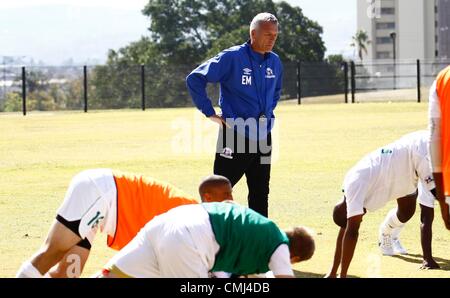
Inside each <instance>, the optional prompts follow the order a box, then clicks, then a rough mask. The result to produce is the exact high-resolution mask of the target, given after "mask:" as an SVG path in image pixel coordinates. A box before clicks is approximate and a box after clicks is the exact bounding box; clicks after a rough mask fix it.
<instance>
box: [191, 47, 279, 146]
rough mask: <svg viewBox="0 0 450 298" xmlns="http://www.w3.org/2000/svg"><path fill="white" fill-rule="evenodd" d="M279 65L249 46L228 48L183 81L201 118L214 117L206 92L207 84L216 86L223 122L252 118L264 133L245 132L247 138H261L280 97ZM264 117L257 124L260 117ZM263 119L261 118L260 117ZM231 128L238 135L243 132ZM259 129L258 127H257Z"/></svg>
mask: <svg viewBox="0 0 450 298" xmlns="http://www.w3.org/2000/svg"><path fill="white" fill-rule="evenodd" d="M282 78H283V66H282V64H281V61H280V58H279V57H278V55H276V54H275V53H273V52H270V53H266V54H265V55H262V54H259V53H257V52H255V51H253V50H252V48H251V46H250V43H249V42H246V43H244V44H242V45H239V46H234V47H231V48H229V49H227V50H224V51H222V52H221V53H220V54H218V55H217V56H216V57H214V58H211V59H209V60H208V61H206V62H204V63H203V64H201V65H200V66H199V67H197V68H196V69H195V70H193V71H192V72H191V73H190V74H189V75H188V76H187V78H186V83H187V87H188V89H189V92H190V94H191V96H192V99H193V101H194V104H195V105H196V107H197V108H198V109H199V110H200V111H201V112H202V113H203V114H205V116H207V117H210V116H212V115H214V114H215V111H214V108H213V106H212V103H211V100H210V99H209V98H208V95H207V93H206V85H207V83H220V98H219V105H220V107H221V110H222V117H223V118H225V119H229V118H231V119H238V118H240V119H243V120H248V119H252V118H253V119H255V120H256V123H257V125H258V127H259V125H262V126H264V127H265V128H264V130H265V132H266V133H265V134H264V133H263V134H261V133H259V134H258V135H256V133H255V131H253V130H252V129H248V128H247V127H246V128H245V129H244V130H245V135H246V136H247V137H248V138H250V139H253V140H255V139H263V138H265V137H267V134H268V133H269V132H270V130H271V129H272V127H273V124H274V123H273V121H274V118H275V117H274V114H273V110H274V109H275V107H276V105H277V103H278V100H279V99H280V96H281V88H282ZM261 116H263V117H265V118H266V120H265V121H259V119H260V117H261ZM263 119H264V118H263ZM235 129H236V130H237V131H238V133H240V131H241V132H242V133H244V130H240V129H239V128H236V127H235ZM258 129H259V128H258Z"/></svg>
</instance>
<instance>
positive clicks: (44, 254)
mask: <svg viewBox="0 0 450 298" xmlns="http://www.w3.org/2000/svg"><path fill="white" fill-rule="evenodd" d="M199 192H200V196H201V198H202V201H207V202H214V201H219V202H220V201H224V200H232V199H233V197H232V188H231V183H230V182H229V181H228V179H227V178H225V177H222V176H215V175H214V176H210V177H208V178H206V179H205V180H204V181H203V182H202V183H201V185H200V187H199ZM196 203H198V201H197V200H196V199H195V198H193V197H190V196H188V195H186V194H184V193H183V192H181V191H180V190H178V189H176V188H175V187H174V186H172V185H170V184H168V183H165V182H161V181H157V180H155V179H153V178H149V177H143V176H139V175H133V174H126V173H122V172H119V171H113V170H110V169H95V170H87V171H84V172H81V173H80V174H78V175H77V176H75V177H74V178H73V180H72V182H71V184H70V186H69V189H68V191H67V193H66V197H65V199H64V202H63V204H62V206H61V207H60V208H59V210H58V212H57V216H56V221H55V222H54V223H53V225H52V227H51V229H50V232H49V234H48V236H47V239H46V241H45V243H44V245H43V246H42V247H41V249H40V250H39V251H38V252H37V253H36V254H35V255H34V256H33V257H32V258H31V260H29V261H27V262H25V263H24V264H23V265H22V266H21V268H20V269H19V272H18V273H17V277H42V276H43V275H44V274H46V273H48V275H49V276H51V277H78V276H79V275H80V274H81V272H82V270H83V268H84V265H85V263H86V261H87V258H88V256H89V252H90V248H91V244H92V243H93V240H94V237H95V234H96V232H97V230H98V229H100V231H102V232H105V233H106V234H107V235H108V240H107V245H108V246H109V247H111V248H113V249H115V250H120V249H121V248H123V247H124V246H125V245H127V244H128V242H129V241H131V239H133V237H134V236H135V235H136V234H137V233H138V232H139V230H140V229H141V228H142V227H143V226H144V225H145V224H146V223H147V222H148V221H149V220H151V219H152V218H153V217H155V216H157V215H160V214H162V213H164V212H167V211H168V210H170V209H172V208H174V207H177V206H180V205H186V204H196ZM75 260H76V261H77V263H78V264H79V266H77V267H78V268H71V267H73V266H70V264H71V263H73V262H74V261H75ZM55 265H56V266H55ZM54 266H55V267H54ZM69 267H70V268H69ZM50 269H52V270H50ZM49 270H50V271H49ZM68 271H71V272H68Z"/></svg>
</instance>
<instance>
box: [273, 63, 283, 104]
mask: <svg viewBox="0 0 450 298" xmlns="http://www.w3.org/2000/svg"><path fill="white" fill-rule="evenodd" d="M283 72H284V71H283V65H282V64H281V63H280V74H279V76H278V78H277V85H276V87H275V97H274V99H273V103H272V110H275V108H276V106H277V104H278V101H279V100H280V98H281V91H282V89H283V75H284V74H283Z"/></svg>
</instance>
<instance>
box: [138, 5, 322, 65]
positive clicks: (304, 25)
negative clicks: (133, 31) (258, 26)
mask: <svg viewBox="0 0 450 298" xmlns="http://www.w3.org/2000/svg"><path fill="white" fill-rule="evenodd" d="M263 11H269V12H272V13H273V14H275V15H276V16H277V17H278V19H279V21H280V35H279V40H278V42H277V45H276V48H275V51H276V52H277V53H279V55H280V57H281V59H283V60H297V59H302V60H310V61H318V60H322V59H323V56H324V52H325V46H324V43H323V41H322V38H321V36H320V35H321V34H322V27H320V26H319V25H318V24H317V23H316V22H314V21H311V20H310V19H308V18H307V17H305V16H304V15H303V12H302V10H301V9H300V8H298V7H292V6H290V5H289V4H288V3H286V2H280V3H275V2H274V1H272V0H205V1H204V0H169V1H168V0H150V1H149V3H148V4H147V6H146V7H145V8H144V10H143V13H144V15H146V16H148V17H149V18H150V27H149V30H150V31H151V38H152V41H153V42H154V43H155V44H157V47H158V49H159V50H160V52H161V53H165V54H166V58H167V59H168V61H169V62H170V63H173V64H178V63H180V62H182V63H186V61H189V62H192V63H199V62H201V61H203V60H204V59H206V58H208V57H207V56H206V54H209V55H211V54H212V51H211V48H214V49H215V50H216V51H219V46H220V45H224V46H227V47H228V46H231V45H236V44H239V43H243V42H245V41H246V40H247V39H248V38H249V31H248V26H249V24H250V22H251V20H252V18H253V16H254V15H255V14H256V13H257V12H263ZM246 28H247V29H246ZM245 31H247V32H245ZM223 49H224V48H220V50H223ZM215 54H217V52H216V53H215ZM215 54H214V55H215Z"/></svg>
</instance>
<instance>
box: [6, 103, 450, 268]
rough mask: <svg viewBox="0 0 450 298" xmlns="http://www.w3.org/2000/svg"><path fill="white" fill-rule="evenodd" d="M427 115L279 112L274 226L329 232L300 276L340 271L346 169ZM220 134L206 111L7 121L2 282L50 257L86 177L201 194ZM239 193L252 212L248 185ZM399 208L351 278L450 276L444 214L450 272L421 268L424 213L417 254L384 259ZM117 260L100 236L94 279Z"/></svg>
mask: <svg viewBox="0 0 450 298" xmlns="http://www.w3.org/2000/svg"><path fill="white" fill-rule="evenodd" d="M426 110H427V106H426V104H416V103H393V104H387V103H371V104H356V105H344V104H333V105H331V104H323V105H305V106H296V105H292V104H284V105H280V106H279V107H278V109H277V113H276V114H277V117H278V136H277V135H276V134H275V136H274V140H275V143H276V145H278V149H276V152H278V158H277V160H276V161H275V162H274V164H273V169H272V175H271V176H272V178H271V194H270V210H269V213H270V217H271V218H272V219H274V220H275V221H276V222H277V223H278V224H279V225H280V226H281V227H289V226H291V225H306V226H309V227H311V228H313V229H314V230H315V231H316V233H317V237H316V240H317V250H316V254H315V255H314V257H313V258H312V259H311V260H310V261H308V262H305V263H300V264H299V265H296V266H295V270H296V272H297V275H298V276H300V277H322V276H323V275H324V274H325V273H326V272H327V270H328V269H329V267H330V265H331V261H332V255H333V251H334V244H335V237H336V235H337V227H336V226H335V225H334V224H333V222H332V219H331V212H332V208H333V206H334V204H335V203H336V202H337V201H338V200H339V199H340V196H341V192H340V190H341V183H342V180H343V177H344V175H345V173H346V171H347V170H348V169H349V168H350V167H351V166H352V165H353V164H354V163H355V162H356V161H358V160H359V159H360V158H361V157H362V156H363V155H364V154H366V153H367V152H370V151H372V150H373V149H375V148H376V147H378V146H381V145H384V144H386V143H389V142H391V141H393V140H395V139H397V138H399V137H400V136H402V135H403V134H406V133H408V132H411V131H414V130H419V129H424V128H426V123H427V113H426ZM216 131H217V127H215V126H214V125H212V126H211V125H209V122H205V121H204V119H203V118H202V117H201V115H199V113H197V112H196V111H195V110H194V109H171V110H152V111H146V112H141V111H129V110H123V111H106V112H90V113H88V114H83V113H76V112H73V113H62V112H58V113H31V114H30V115H28V116H26V117H22V116H20V115H18V114H14V115H13V114H2V115H0V156H1V157H2V158H1V159H0V218H1V220H0V235H1V237H0V264H1V266H0V277H11V276H14V274H15V272H16V271H17V269H18V268H19V266H20V264H21V263H22V262H23V261H24V260H26V259H27V258H29V257H30V256H31V255H32V254H33V253H34V252H35V251H36V250H37V249H38V248H39V246H40V245H41V243H42V242H43V240H44V237H45V236H46V233H47V231H48V229H49V227H50V224H51V222H52V221H53V218H54V216H55V212H56V210H57V208H58V206H59V205H60V204H61V202H62V200H63V198H64V194H65V190H66V188H67V186H68V184H69V182H70V179H71V177H72V176H74V175H75V174H76V173H77V172H79V171H81V170H83V169H87V168H98V167H109V168H115V169H121V170H127V171H132V172H137V173H142V174H145V175H150V176H154V177H157V178H159V179H164V180H167V181H170V182H172V183H174V184H175V185H177V186H178V187H180V188H181V189H183V190H185V191H187V192H189V193H192V194H196V188H197V185H198V183H199V181H200V179H201V178H202V177H203V176H206V175H208V174H210V173H211V171H212V163H213V151H214V142H215V137H216ZM177 140H178V141H179V142H178V143H177V142H176V141H177ZM183 142H184V143H183ZM189 142H191V143H189ZM183 144H184V145H183ZM183 150H184V153H183V152H182V151H183ZM234 195H235V198H236V199H237V201H239V202H241V203H243V204H246V199H245V198H246V195H247V193H246V184H245V179H243V180H242V181H241V182H240V183H239V184H238V185H237V186H236V187H235V190H234ZM393 206H395V202H391V203H389V204H388V205H387V206H386V207H385V208H383V209H382V210H379V211H376V212H374V213H369V214H368V215H367V216H365V219H364V222H363V224H362V227H361V233H360V239H359V243H358V245H357V248H356V253H355V256H354V259H353V262H352V265H351V267H350V271H349V274H350V275H352V276H356V277H369V276H370V277H376V276H383V277H450V255H449V253H448V247H449V244H450V237H449V233H448V231H446V230H445V229H444V227H443V224H442V220H441V218H440V215H439V213H438V212H436V220H435V225H434V242H433V251H434V255H435V257H436V260H437V261H438V263H440V265H441V266H442V268H443V270H436V271H420V270H419V269H418V268H419V262H420V260H421V257H420V254H421V247H420V238H419V216H418V213H419V212H417V213H416V215H415V216H414V218H413V219H412V220H411V221H410V223H408V225H407V226H406V228H405V229H404V232H403V234H402V240H403V243H404V245H405V246H406V247H407V248H408V249H409V251H410V253H411V255H408V256H404V257H382V256H381V255H380V253H379V251H378V247H377V231H378V225H379V224H380V223H381V221H382V220H383V218H384V216H385V214H386V213H387V212H388V210H389V209H390V208H392V207H393ZM113 254H114V251H112V250H110V249H108V248H107V247H106V244H105V237H104V236H103V235H102V236H99V237H97V239H96V242H95V244H94V247H93V249H92V255H91V258H90V259H89V261H88V263H87V267H86V269H85V272H84V274H83V276H89V275H90V274H92V273H94V272H95V271H97V270H98V269H100V268H101V266H102V265H104V264H105V263H106V262H107V261H108V259H109V258H110V257H111V256H112V255H113Z"/></svg>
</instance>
